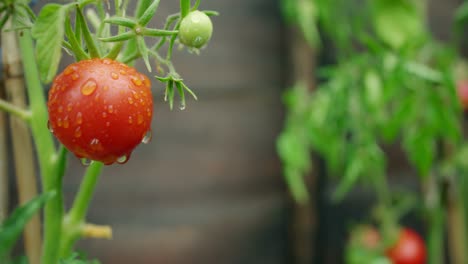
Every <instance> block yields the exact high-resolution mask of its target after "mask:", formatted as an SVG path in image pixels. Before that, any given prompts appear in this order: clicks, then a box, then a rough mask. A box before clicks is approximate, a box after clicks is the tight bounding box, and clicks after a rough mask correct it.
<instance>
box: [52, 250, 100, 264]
mask: <svg viewBox="0 0 468 264" xmlns="http://www.w3.org/2000/svg"><path fill="white" fill-rule="evenodd" d="M59 264H100V262H99V261H98V260H86V256H85V255H84V254H78V253H76V252H74V253H73V254H71V256H70V257H68V258H66V259H61V260H60V261H59Z"/></svg>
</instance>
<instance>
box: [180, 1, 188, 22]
mask: <svg viewBox="0 0 468 264" xmlns="http://www.w3.org/2000/svg"><path fill="white" fill-rule="evenodd" d="M189 12H190V0H180V16H181V18H184V17H185V16H186V15H188V13H189Z"/></svg>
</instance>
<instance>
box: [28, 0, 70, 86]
mask: <svg viewBox="0 0 468 264" xmlns="http://www.w3.org/2000/svg"><path fill="white" fill-rule="evenodd" d="M67 14H68V8H67V6H62V5H59V4H47V5H45V6H44V7H43V8H42V9H41V12H40V13H39V16H38V17H37V20H36V23H35V24H34V27H33V28H32V34H33V37H34V38H35V39H36V40H37V42H36V56H37V63H38V68H39V74H40V75H41V79H42V80H43V81H44V82H45V83H49V82H51V81H52V79H53V78H54V76H55V74H56V73H57V69H58V66H59V63H60V59H61V57H62V51H61V48H62V41H63V37H64V34H65V29H64V27H65V19H66V16H67Z"/></svg>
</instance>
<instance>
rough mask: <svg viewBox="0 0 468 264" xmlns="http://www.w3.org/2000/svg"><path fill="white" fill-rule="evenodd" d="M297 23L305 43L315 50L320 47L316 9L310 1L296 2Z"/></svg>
mask: <svg viewBox="0 0 468 264" xmlns="http://www.w3.org/2000/svg"><path fill="white" fill-rule="evenodd" d="M297 12H298V16H297V23H298V25H299V28H300V29H301V30H302V33H303V34H304V37H305V39H306V41H307V43H308V44H309V45H310V46H311V47H313V48H315V47H318V46H319V45H320V36H319V32H318V29H317V13H318V11H317V7H316V5H315V2H314V1H312V0H308V1H298V10H297Z"/></svg>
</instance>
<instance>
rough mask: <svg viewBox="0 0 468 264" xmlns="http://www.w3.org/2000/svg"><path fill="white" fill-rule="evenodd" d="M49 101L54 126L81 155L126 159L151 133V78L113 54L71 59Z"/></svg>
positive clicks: (105, 160)
mask: <svg viewBox="0 0 468 264" xmlns="http://www.w3.org/2000/svg"><path fill="white" fill-rule="evenodd" d="M47 106H48V111H49V124H48V125H49V129H50V130H51V131H52V133H53V134H54V135H55V136H56V137H57V139H58V140H59V141H60V142H61V143H62V144H63V145H64V146H65V147H66V148H67V149H68V150H70V151H71V152H73V153H74V154H75V155H76V156H77V157H78V158H82V159H89V160H96V161H101V162H103V163H104V164H112V163H114V162H117V163H125V162H126V161H128V159H129V158H130V155H131V153H132V151H133V149H134V148H135V147H136V146H137V145H138V144H139V143H140V142H143V143H147V142H148V140H149V138H150V135H151V130H150V129H151V120H152V116H153V97H152V94H151V82H150V80H149V79H148V77H146V76H145V75H144V74H141V73H139V72H137V71H136V70H135V69H134V68H132V67H129V66H127V65H125V64H123V63H120V62H117V61H114V60H110V59H90V60H83V61H79V62H76V63H73V64H70V65H69V66H68V67H66V68H65V70H64V71H63V72H62V73H60V74H59V75H57V77H56V78H55V80H54V81H53V83H52V87H51V89H50V91H49V100H48V103H47Z"/></svg>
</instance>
